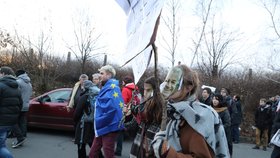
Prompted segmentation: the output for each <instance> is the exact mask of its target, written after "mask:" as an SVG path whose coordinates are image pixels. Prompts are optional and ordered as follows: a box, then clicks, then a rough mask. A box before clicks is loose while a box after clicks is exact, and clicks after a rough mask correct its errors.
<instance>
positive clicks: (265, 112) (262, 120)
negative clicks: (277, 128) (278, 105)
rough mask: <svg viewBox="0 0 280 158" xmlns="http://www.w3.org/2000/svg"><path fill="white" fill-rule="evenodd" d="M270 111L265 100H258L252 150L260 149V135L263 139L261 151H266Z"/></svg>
mask: <svg viewBox="0 0 280 158" xmlns="http://www.w3.org/2000/svg"><path fill="white" fill-rule="evenodd" d="M271 117H272V114H271V110H270V109H269V106H267V105H266V99H265V98H262V99H260V105H259V106H258V108H257V110H256V112H255V127H256V146H254V147H253V149H260V146H261V133H262V136H263V137H264V140H263V150H264V151H266V147H267V141H268V128H269V123H270V121H271Z"/></svg>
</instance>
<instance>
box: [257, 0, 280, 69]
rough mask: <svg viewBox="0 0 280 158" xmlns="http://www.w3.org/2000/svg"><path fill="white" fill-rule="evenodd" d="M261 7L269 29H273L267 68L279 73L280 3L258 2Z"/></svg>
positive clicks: (272, 1) (266, 0)
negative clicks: (269, 22) (265, 14)
mask: <svg viewBox="0 0 280 158" xmlns="http://www.w3.org/2000/svg"><path fill="white" fill-rule="evenodd" d="M260 2H261V5H262V6H263V8H264V9H265V11H266V12H267V13H268V16H269V18H270V21H271V24H270V27H271V28H272V29H273V32H274V35H275V36H274V38H272V39H270V42H271V43H272V47H273V50H272V52H271V53H270V56H269V60H268V66H269V68H270V69H271V70H273V71H277V72H280V64H279V61H277V60H276V59H279V57H280V55H279V42H280V1H279V0H260Z"/></svg>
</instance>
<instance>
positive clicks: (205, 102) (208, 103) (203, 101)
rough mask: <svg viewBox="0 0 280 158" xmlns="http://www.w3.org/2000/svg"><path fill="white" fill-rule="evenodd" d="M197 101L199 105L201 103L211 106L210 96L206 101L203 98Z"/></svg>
mask: <svg viewBox="0 0 280 158" xmlns="http://www.w3.org/2000/svg"><path fill="white" fill-rule="evenodd" d="M199 101H200V102H201V103H203V104H206V105H209V106H212V97H211V96H209V97H208V98H207V99H206V100H204V99H203V98H201V99H200V100H199Z"/></svg>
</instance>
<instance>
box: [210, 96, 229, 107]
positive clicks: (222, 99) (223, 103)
mask: <svg viewBox="0 0 280 158" xmlns="http://www.w3.org/2000/svg"><path fill="white" fill-rule="evenodd" d="M213 98H215V99H216V100H218V101H219V104H218V106H217V107H219V108H220V107H227V104H226V101H225V99H224V97H223V96H222V95H221V94H220V93H215V94H214V96H213Z"/></svg>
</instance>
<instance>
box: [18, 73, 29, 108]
mask: <svg viewBox="0 0 280 158" xmlns="http://www.w3.org/2000/svg"><path fill="white" fill-rule="evenodd" d="M30 81H31V80H30V78H29V77H28V75H27V74H26V73H24V74H22V75H19V76H18V79H17V83H18V85H19V89H20V91H21V97H22V102H23V103H22V109H21V111H28V110H29V100H30V97H31V96H32V85H31V83H30Z"/></svg>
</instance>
